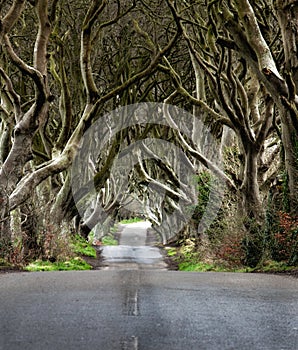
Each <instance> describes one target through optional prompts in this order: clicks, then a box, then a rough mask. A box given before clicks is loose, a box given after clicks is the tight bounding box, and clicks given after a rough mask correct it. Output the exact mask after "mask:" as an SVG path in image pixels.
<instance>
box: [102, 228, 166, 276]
mask: <svg viewBox="0 0 298 350" xmlns="http://www.w3.org/2000/svg"><path fill="white" fill-rule="evenodd" d="M122 226H123V228H122V232H121V236H120V239H119V245H118V246H104V247H103V250H102V256H103V258H104V262H103V264H104V266H105V269H109V270H111V269H150V270H152V269H166V264H165V263H164V261H163V256H162V253H161V250H160V249H159V248H157V247H151V246H147V245H146V238H147V229H148V228H149V227H150V223H148V222H137V223H133V224H128V225H122Z"/></svg>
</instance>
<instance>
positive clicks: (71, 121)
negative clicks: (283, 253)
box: [0, 0, 298, 258]
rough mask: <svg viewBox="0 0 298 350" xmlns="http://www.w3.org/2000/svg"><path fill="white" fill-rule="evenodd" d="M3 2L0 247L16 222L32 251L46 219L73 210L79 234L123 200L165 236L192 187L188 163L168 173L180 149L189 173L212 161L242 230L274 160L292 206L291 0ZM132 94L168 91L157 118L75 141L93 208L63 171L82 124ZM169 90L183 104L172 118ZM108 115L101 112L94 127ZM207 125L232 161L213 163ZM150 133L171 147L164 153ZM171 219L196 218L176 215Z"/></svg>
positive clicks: (254, 229) (296, 200)
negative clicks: (85, 147)
mask: <svg viewBox="0 0 298 350" xmlns="http://www.w3.org/2000/svg"><path fill="white" fill-rule="evenodd" d="M0 4H1V12H0V19H1V22H0V43H1V49H0V50H1V51H0V81H1V103H0V130H1V138H0V161H1V169H0V244H1V247H0V248H1V252H2V255H7V254H8V255H9V254H10V247H11V244H12V240H13V239H14V238H15V237H16V236H17V235H18V234H20V235H21V237H22V245H23V248H24V254H25V255H30V252H29V251H30V249H31V248H30V244H31V243H32V242H33V245H34V244H37V243H36V242H37V236H36V235H37V234H38V232H46V231H47V230H49V228H47V225H48V226H49V224H50V225H52V226H55V227H56V228H58V229H60V228H61V227H62V226H63V223H64V222H66V223H69V222H70V221H71V220H72V219H73V218H74V217H77V218H78V220H80V225H78V226H77V229H78V230H80V232H81V234H82V235H83V236H85V237H87V235H88V234H89V232H90V230H91V229H92V228H93V227H94V226H95V225H96V224H97V223H98V222H99V221H100V222H101V223H102V224H103V223H104V222H105V220H110V219H111V218H112V219H113V218H117V216H121V215H125V213H124V211H125V207H126V208H129V205H131V207H134V208H136V207H138V205H139V206H140V207H143V214H144V215H145V216H146V217H147V218H149V219H150V220H151V222H152V223H153V225H154V226H155V228H156V230H157V231H158V232H159V233H160V235H161V236H162V239H163V242H166V241H168V240H169V239H171V238H172V235H173V234H176V233H177V231H179V230H180V229H181V227H180V226H179V225H180V223H181V220H180V218H181V217H183V216H185V212H184V209H185V208H186V207H187V206H188V205H190V206H192V205H193V204H194V203H195V200H196V195H197V194H196V193H195V191H192V189H191V188H190V186H188V185H189V182H190V181H191V180H190V175H189V174H188V175H187V176H186V177H185V179H184V180H185V181H184V180H183V179H181V178H179V176H177V171H178V172H179V171H180V170H181V167H179V161H177V159H180V158H179V157H180V156H181V155H180V152H182V154H183V157H184V158H183V162H184V163H183V164H184V165H185V164H187V167H189V169H191V171H192V172H193V174H196V175H199V174H200V173H201V172H202V169H206V168H207V169H209V171H210V172H211V173H213V174H214V175H215V177H217V178H219V179H220V181H221V182H222V183H224V184H226V185H227V187H228V189H229V191H231V192H232V193H233V195H235V196H236V197H237V198H238V201H239V206H240V211H241V216H242V218H243V223H244V226H245V227H246V229H247V231H248V232H249V233H250V234H251V235H252V237H253V238H252V241H253V240H254V239H255V238H256V235H257V234H258V232H259V231H262V227H263V226H264V220H265V215H266V210H265V204H264V203H266V198H267V194H268V189H269V188H270V186H272V185H273V184H274V182H275V181H276V178H277V176H278V175H279V174H281V173H282V172H284V179H285V181H284V184H283V185H284V193H285V194H286V196H287V198H288V199H289V201H288V207H287V208H286V210H287V211H289V212H290V213H291V214H292V215H297V214H298V213H297V208H298V188H297V186H298V160H297V158H298V157H297V144H298V134H297V133H298V122H297V116H298V112H297V104H298V97H297V93H296V91H297V83H298V81H297V79H298V72H297V70H298V63H297V47H296V46H297V44H296V43H297V26H298V24H297V4H296V2H295V1H294V0H287V1H273V2H272V1H266V0H263V1H260V2H252V1H248V0H231V1H221V0H213V1H205V0H198V1H188V0H186V1H178V0H177V1H171V0H166V1H163V2H159V1H147V0H139V1H128V0H127V1H121V2H120V1H118V0H90V1H89V2H86V1H75V0H73V1H64V0H62V1H57V0H36V1H35V0H34V1H29V0H28V1H24V0H22V1H21V0H13V1H6V2H4V1H1V2H0ZM142 102H147V103H148V102H149V103H152V102H162V103H165V104H164V107H163V108H164V109H163V116H164V118H165V120H166V125H165V124H163V123H159V124H158V123H153V124H152V125H150V123H149V125H142V124H138V123H136V125H131V126H129V127H127V128H123V129H121V130H118V131H117V133H116V134H115V135H113V137H110V138H109V137H108V138H107V140H108V141H107V142H106V144H105V146H104V147H103V146H102V144H101V141H100V140H99V141H96V142H97V143H96V142H95V143H94V145H96V146H98V147H99V146H100V147H101V148H100V149H101V153H100V155H97V157H93V156H91V155H90V154H89V155H86V156H88V157H89V158H88V161H89V163H88V165H87V166H86V167H85V168H84V169H83V170H82V173H81V174H80V176H81V179H82V180H85V179H88V181H89V182H92V183H94V185H95V188H96V198H95V199H94V203H93V206H92V210H90V208H89V209H88V208H86V207H85V206H84V205H85V200H86V199H87V198H88V193H87V192H84V191H85V188H84V187H83V188H81V189H80V190H79V191H78V192H77V193H75V194H74V195H73V193H72V182H71V179H72V175H73V174H72V173H71V167H72V165H73V164H74V159H75V156H76V154H77V152H78V151H79V150H80V149H81V148H82V140H83V136H84V135H85V134H86V132H87V130H89V128H90V127H92V125H95V124H96V122H98V121H105V120H106V119H105V118H104V116H105V115H107V113H109V112H111V111H113V110H115V109H117V108H119V107H121V106H128V105H132V104H138V103H142ZM170 104H172V105H175V106H178V107H181V108H183V109H184V110H185V111H187V112H188V113H190V114H191V115H192V116H193V118H192V119H191V120H190V119H187V118H186V119H185V121H181V122H179V123H177V119H175V118H173V115H171V113H169V110H171V108H170V107H169V105H170ZM172 112H173V113H174V115H175V110H172ZM196 120H200V121H201V122H202V124H206V125H208V126H209V127H210V130H211V133H210V135H209V137H210V138H209V137H206V138H203V139H202V138H201V133H202V128H201V126H200V125H199V124H198V123H197V122H196ZM121 122H123V123H124V124H125V120H124V121H121ZM116 129H117V128H116V127H115V125H113V124H108V123H106V125H103V126H102V131H101V132H105V135H109V133H111V134H113V131H114V130H116ZM211 134H212V138H214V140H217V141H218V142H219V143H220V145H221V146H219V147H218V150H220V151H219V154H220V155H223V156H225V154H226V153H225V152H228V151H229V150H230V151H231V149H233V150H236V153H237V157H238V159H239V162H240V165H241V166H240V169H236V170H235V169H232V167H230V166H229V164H227V169H226V172H224V171H223V170H222V169H221V168H220V167H219V166H218V163H217V161H216V159H215V158H213V154H214V152H215V151H214V150H213V149H212V148H209V143H210V139H211ZM100 135H103V134H100ZM148 138H149V139H160V140H164V141H167V142H170V143H171V144H172V145H173V147H172V148H171V149H169V151H168V154H167V155H163V156H161V155H160V154H159V151H160V150H159V149H158V147H157V146H156V144H154V142H152V143H148V140H147V139H148ZM146 140H147V141H146ZM85 142H86V141H85ZM90 142H91V141H90ZM92 142H93V141H92ZM134 143H138V144H139V145H140V150H139V151H137V152H136V154H135V155H134V156H135V158H134V157H133V156H132V158H131V159H130V161H127V164H130V166H131V168H132V170H131V172H129V174H128V179H129V181H128V183H127V182H125V181H126V180H124V178H123V175H121V169H123V167H124V163H121V162H120V163H119V164H118V165H119V169H115V167H114V166H113V164H114V162H116V161H117V157H118V156H121V154H126V153H125V152H126V151H125V150H126V149H129V150H132V148H131V146H132V145H133V144H134ZM91 146H92V145H91ZM165 149H167V148H165ZM218 150H217V151H218ZM123 152H124V153H123ZM231 152H232V151H231ZM128 153H129V152H128ZM132 153H133V152H132ZM123 159H126V158H125V157H124V158H123ZM228 162H229V161H228V160H227V163H228ZM127 164H126V165H127ZM203 166H204V167H205V168H203ZM75 201H76V203H75ZM78 203H79V204H78ZM75 204H77V206H76V205H75ZM133 204H134V205H133ZM173 212H175V213H177V215H176V216H175V217H174V216H173V215H172V214H173ZM178 214H179V215H180V216H179V215H178ZM174 221H175V222H174ZM203 226H204V225H202V226H201V227H200V228H199V231H200V229H202V232H203V228H204V227H203ZM178 227H180V228H179V229H178ZM171 228H172V230H171ZM182 230H192V231H194V228H193V227H191V228H190V225H189V222H185V227H184V228H182ZM196 230H197V228H196ZM171 231H172V232H171ZM202 232H199V234H201V233H202ZM197 233H198V232H192V233H191V234H193V235H197ZM39 234H42V233H39ZM30 242H31V243H30ZM34 242H35V243H34ZM29 258H30V257H29Z"/></svg>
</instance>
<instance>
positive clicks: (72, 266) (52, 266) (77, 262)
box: [25, 257, 91, 271]
mask: <svg viewBox="0 0 298 350" xmlns="http://www.w3.org/2000/svg"><path fill="white" fill-rule="evenodd" d="M25 270H27V271H70V270H91V266H90V265H89V264H87V263H86V261H84V260H83V259H82V258H79V257H76V258H73V259H70V260H67V261H56V262H53V263H52V262H50V261H42V260H36V261H34V262H32V263H30V264H29V265H27V266H26V267H25Z"/></svg>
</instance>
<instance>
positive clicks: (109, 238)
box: [101, 236, 118, 245]
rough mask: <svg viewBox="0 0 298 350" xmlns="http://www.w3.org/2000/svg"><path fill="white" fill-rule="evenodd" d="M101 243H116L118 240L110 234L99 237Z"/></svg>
mask: <svg viewBox="0 0 298 350" xmlns="http://www.w3.org/2000/svg"><path fill="white" fill-rule="evenodd" d="M101 243H102V244H103V245H118V241H117V240H116V239H115V238H113V237H112V236H104V237H102V239H101Z"/></svg>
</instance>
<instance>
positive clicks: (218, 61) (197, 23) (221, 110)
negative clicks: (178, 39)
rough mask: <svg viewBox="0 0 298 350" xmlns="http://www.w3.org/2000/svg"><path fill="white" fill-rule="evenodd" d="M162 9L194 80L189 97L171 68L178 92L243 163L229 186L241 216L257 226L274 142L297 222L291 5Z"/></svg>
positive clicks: (193, 5) (222, 3) (191, 5)
mask: <svg viewBox="0 0 298 350" xmlns="http://www.w3.org/2000/svg"><path fill="white" fill-rule="evenodd" d="M168 4H169V7H170V8H171V11H172V14H173V19H174V20H175V22H176V25H177V27H179V28H180V29H181V31H182V33H183V37H184V40H185V41H186V42H187V44H188V47H189V57H190V59H191V60H192V62H193V69H194V72H195V75H196V77H197V89H196V94H193V92H192V91H190V90H188V89H186V88H185V86H183V84H182V80H181V79H180V80H178V79H177V77H179V71H174V70H173V68H170V72H171V73H172V76H173V77H174V79H175V81H176V91H177V93H178V94H179V95H181V96H183V97H184V98H186V99H187V100H188V101H191V102H192V103H193V104H194V105H196V106H198V108H200V110H202V111H204V113H205V120H207V121H208V120H209V121H211V123H213V124H219V125H222V126H225V127H228V128H230V129H232V130H233V132H234V133H235V135H236V139H237V140H236V142H238V143H239V146H240V152H241V153H242V154H243V157H244V159H243V171H242V174H241V175H240V177H239V176H238V177H237V178H235V179H234V180H235V184H236V185H237V188H238V190H239V194H240V196H241V197H242V199H243V209H244V212H245V213H246V216H247V217H248V218H250V219H254V220H256V222H257V223H259V224H262V222H263V220H264V205H263V198H262V196H261V193H260V187H261V188H262V187H264V186H265V184H267V185H268V182H269V184H270V181H273V180H274V179H275V175H276V169H275V171H274V167H275V164H276V163H275V162H274V158H275V157H276V156H277V155H278V148H276V147H275V148H273V147H272V142H271V143H269V142H268V140H270V138H271V141H272V140H273V138H274V137H275V136H274V135H279V136H280V137H281V141H282V150H283V152H284V161H283V166H284V168H285V172H286V177H287V185H288V191H289V192H288V195H289V199H290V207H289V210H290V211H291V212H292V213H293V214H297V193H298V192H297V184H298V181H297V180H298V178H297V169H298V168H297V125H296V124H297V94H296V88H297V55H296V52H297V48H296V43H295V42H296V41H297V20H296V19H295V14H297V4H296V3H295V2H293V1H287V2H281V1H276V2H274V4H273V5H272V4H271V2H266V1H262V2H257V3H256V2H250V1H246V0H244V1H229V2H226V1H207V2H204V1H197V2H187V1H183V2H180V1H168ZM206 5H207V6H206ZM268 145H270V146H271V151H270V149H268ZM268 152H269V153H268ZM264 154H267V161H265V162H264ZM268 154H269V155H270V154H271V156H269V158H268ZM231 175H232V174H231ZM234 175H235V174H234ZM232 176H233V175H232ZM267 188H268V187H267Z"/></svg>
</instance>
